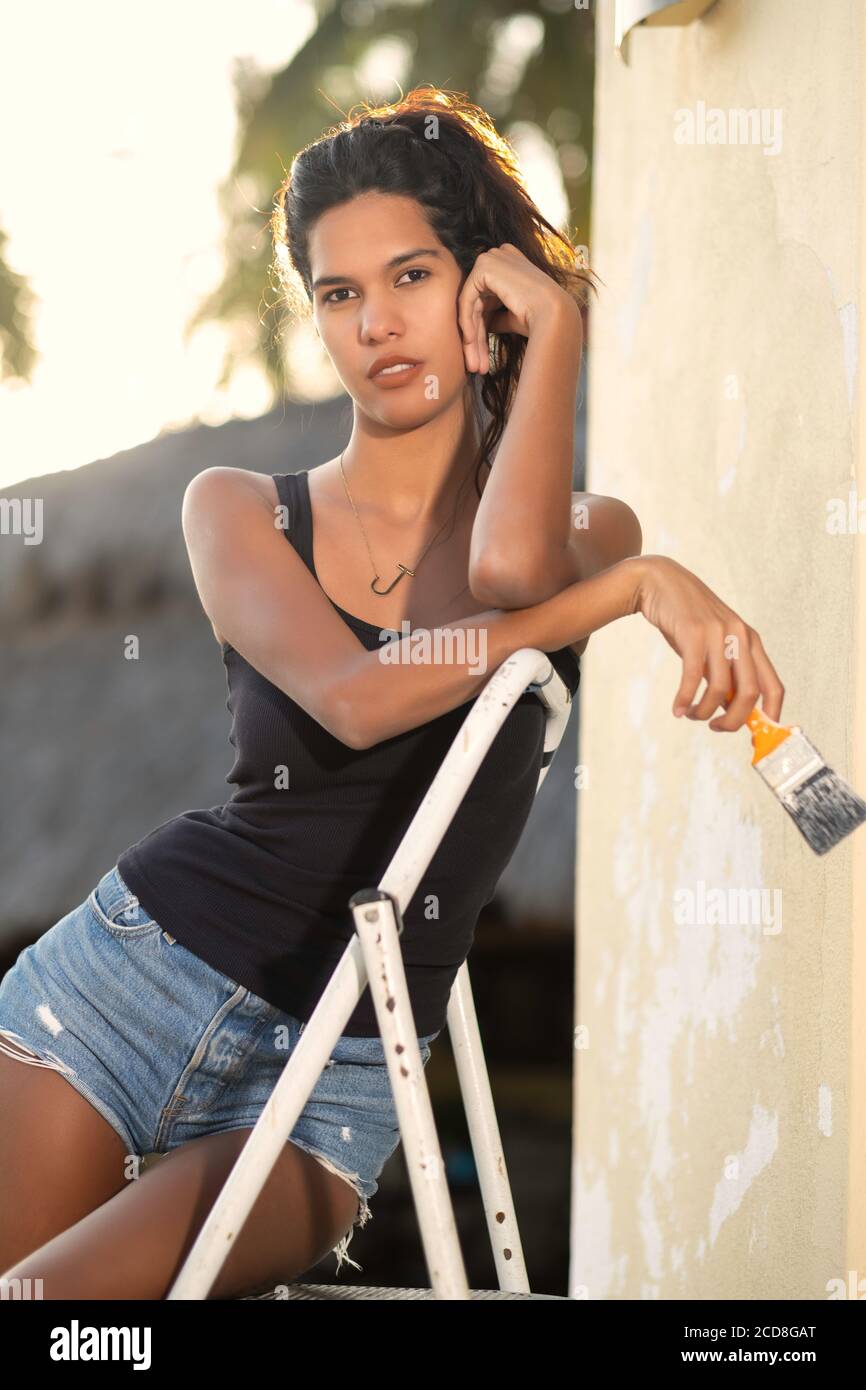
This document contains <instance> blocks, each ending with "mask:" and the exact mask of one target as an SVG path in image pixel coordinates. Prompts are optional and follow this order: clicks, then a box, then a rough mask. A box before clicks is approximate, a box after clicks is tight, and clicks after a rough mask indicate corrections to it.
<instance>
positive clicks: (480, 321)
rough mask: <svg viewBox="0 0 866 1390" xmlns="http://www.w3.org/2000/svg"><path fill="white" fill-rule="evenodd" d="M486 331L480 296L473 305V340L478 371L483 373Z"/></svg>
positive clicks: (482, 302) (482, 303)
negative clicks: (476, 351)
mask: <svg viewBox="0 0 866 1390" xmlns="http://www.w3.org/2000/svg"><path fill="white" fill-rule="evenodd" d="M485 339H486V333H485V329H484V301H483V300H482V299H481V298H480V296H479V299H478V303H477V304H476V306H475V341H476V343H477V346H478V371H479V372H480V373H481V374H482V376H483V374H484V370H485V367H486V363H485V361H484V343H485Z"/></svg>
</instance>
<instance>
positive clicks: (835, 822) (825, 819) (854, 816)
mask: <svg viewBox="0 0 866 1390" xmlns="http://www.w3.org/2000/svg"><path fill="white" fill-rule="evenodd" d="M733 695H734V692H733V691H731V692H730V693H729V695H728V702H730V701H731V700H732V699H733ZM746 723H747V724H748V726H749V729H750V730H751V734H752V747H753V748H754V750H755V756H754V757H753V758H752V767H753V768H754V769H755V771H756V772H759V773H760V774H761V776H762V778H763V779H764V781H765V782H766V784H767V786H768V787H769V788H770V791H771V792H772V793H773V795H774V796H775V797H776V799H777V801H779V802H781V804H782V806H784V808H785V810H786V811H787V812H788V815H789V816H790V817H791V819H792V820H793V822H794V824H795V825H796V827H797V829H798V830H799V831H800V834H801V835H803V836H804V838H805V839H806V841H807V842H808V844H809V845H810V846H811V848H812V849H813V850H814V851H815V853H816V854H826V853H827V851H828V849H832V848H833V846H834V845H838V843H839V841H840V840H844V838H845V836H846V835H850V834H851V831H852V830H856V829H857V826H858V825H862V824H863V822H864V821H866V801H863V800H862V799H861V798H860V797H859V796H858V795H857V793H856V792H855V790H854V788H853V787H852V786H850V785H849V784H848V783H847V782H846V781H845V779H844V777H840V776H839V774H838V772H834V771H833V769H832V768H831V767H828V766H827V764H826V763H825V762H824V759H823V758H822V757H821V754H820V753H819V752H818V750H817V748H816V747H815V745H814V744H813V743H810V742H809V740H808V739H807V737H806V735H805V734H804V733H803V731H802V729H801V728H800V726H799V724H791V725H790V726H789V725H787V724H777V723H776V721H775V719H771V718H770V716H769V715H768V714H765V713H764V711H763V710H759V709H758V708H757V706H756V707H755V708H754V709H753V710H752V712H751V714H750V715H749V717H748V719H747V720H746Z"/></svg>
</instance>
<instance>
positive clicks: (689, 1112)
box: [570, 0, 866, 1299]
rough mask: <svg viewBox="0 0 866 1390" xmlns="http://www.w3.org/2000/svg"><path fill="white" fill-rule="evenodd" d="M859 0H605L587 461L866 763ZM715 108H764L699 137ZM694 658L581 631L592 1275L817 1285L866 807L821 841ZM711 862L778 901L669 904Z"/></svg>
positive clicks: (586, 1249) (816, 724)
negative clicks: (714, 726)
mask: <svg viewBox="0 0 866 1390" xmlns="http://www.w3.org/2000/svg"><path fill="white" fill-rule="evenodd" d="M863 25H864V16H863V10H862V7H861V6H860V5H859V4H857V3H854V0H852V2H851V3H849V0H833V3H830V4H826V5H821V6H814V5H812V4H810V3H809V0H757V2H755V0H717V3H716V5H714V6H713V8H712V9H711V10H710V11H709V12H708V13H707V15H706V16H705V18H704V19H703V20H701V21H699V22H697V23H694V24H692V25H690V26H688V27H685V28H682V29H676V28H671V29H646V28H643V29H638V30H635V31H634V32H633V34H632V35H631V38H630V47H629V53H628V64H626V63H625V62H624V61H623V60H622V59H621V58H620V56H619V55H618V54H617V53H616V51H615V49H614V43H613V32H614V5H613V3H611V0H606V3H601V4H599V6H598V9H597V55H596V58H597V69H596V117H595V118H596V137H595V138H596V145H595V172H594V191H593V198H594V202H593V229H594V231H593V245H592V246H591V248H590V251H591V260H592V265H593V267H594V269H595V270H596V272H597V274H598V275H599V276H600V277H601V279H602V281H603V284H602V285H601V287H600V296H599V299H598V301H597V304H596V305H595V306H594V307H593V310H592V333H591V341H590V352H589V358H590V360H589V382H590V394H589V436H588V464H587V487H588V488H589V489H590V490H591V491H593V492H603V493H611V494H613V495H616V496H620V497H622V498H624V499H625V500H626V501H627V502H628V503H629V504H630V505H631V506H633V507H634V509H635V511H636V512H637V514H638V516H639V517H640V520H641V524H642V527H643V534H644V552H645V553H646V554H650V553H662V554H666V555H670V556H672V557H673V558H675V559H676V560H678V561H679V562H680V563H681V564H684V565H686V566H687V567H688V568H689V569H691V570H693V571H694V572H695V573H696V574H698V575H699V576H700V578H701V579H702V580H703V581H704V582H705V583H706V584H708V585H709V586H710V587H711V588H712V589H714V590H715V592H716V593H717V594H718V595H719V596H720V597H721V598H722V599H723V600H724V601H725V602H726V603H727V604H729V605H730V607H732V608H733V609H734V610H735V611H736V612H737V613H739V614H740V615H741V616H742V617H743V618H744V619H745V620H746V621H747V622H748V623H750V624H751V625H752V626H753V627H755V628H756V629H757V631H758V632H759V633H760V635H761V637H762V640H763V642H764V646H765V648H766V650H767V653H768V655H769V657H770V659H771V661H772V662H773V663H774V665H775V667H776V669H777V671H778V672H779V675H780V677H781V679H782V681H783V683H784V684H785V687H786V696H785V701H784V705H783V713H782V718H783V720H784V721H785V722H787V723H798V724H800V725H801V726H802V728H803V729H804V731H805V732H806V733H807V734H808V735H809V736H810V737H811V738H812V740H813V741H814V742H815V743H816V744H817V746H818V747H819V749H820V750H821V752H822V754H823V755H824V757H825V758H826V760H827V761H828V762H829V763H830V764H831V766H834V767H835V768H836V769H837V770H838V771H839V772H840V773H842V774H843V775H844V776H847V777H848V778H849V779H850V780H852V781H853V782H854V783H855V785H858V787H859V790H860V791H861V792H862V791H863V788H864V786H866V776H864V773H866V768H864V763H863V757H862V749H861V746H860V744H859V743H858V744H857V745H856V746H855V744H854V735H855V727H856V724H857V720H858V719H859V721H860V723H862V721H863V709H862V703H861V704H858V696H859V695H862V687H863V680H862V670H863V657H862V642H861V643H858V640H857V638H858V635H859V632H860V631H862V626H859V627H858V610H859V608H860V605H859V604H858V593H860V594H862V587H863V586H862V574H861V571H860V569H858V559H859V555H858V548H859V549H862V544H863V542H862V541H860V542H858V537H857V534H856V529H855V530H854V531H853V532H852V531H851V530H850V529H849V530H847V531H845V532H843V533H842V534H831V532H830V530H828V518H829V516H830V508H831V506H832V499H839V502H838V506H839V508H840V511H841V510H844V511H846V512H847V507H848V498H849V491H850V489H851V488H852V487H856V483H857V462H858V437H857V422H858V418H859V417H858V410H857V406H858V399H859V397H860V394H861V393H862V369H861V367H860V361H859V356H858V327H859V312H860V284H861V283H862V276H863V268H862V256H863V235H862V227H863V221H862V217H863V209H862V158H863V111H862V97H861V93H862V90H863V86H862V83H863V77H862V66H863V65H862V54H863V44H864V32H863ZM711 108H720V109H721V110H723V111H724V112H725V114H726V116H727V113H728V112H729V111H730V110H732V109H734V110H736V109H738V108H739V109H756V110H758V111H759V112H760V113H763V120H764V123H765V124H764V127H763V129H764V131H765V134H766V136H767V137H768V138H765V139H764V140H763V142H761V143H745V142H743V141H742V136H741V138H740V142H738V143H725V144H722V143H716V144H710V143H698V142H697V139H696V141H695V143H681V142H679V141H678V139H677V132H678V131H679V132H681V133H682V132H683V131H687V129H688V126H687V122H688V121H689V120H692V121H694V123H695V134H696V136H697V137H698V138H699V132H700V131H701V129H702V128H703V129H706V119H707V117H708V115H709V112H710V109H711ZM683 112H688V113H690V115H688V116H686V115H683ZM777 112H778V113H780V114H779V116H778V117H777V116H775V114H774V113H777ZM702 113H703V114H702ZM702 122H703V126H702ZM774 122H775V125H774ZM863 492H864V488H863V487H862V486H861V488H860V494H862V493H863ZM861 603H862V600H861ZM681 672H682V663H681V661H680V658H679V657H678V656H677V655H676V653H675V652H674V651H673V650H672V649H671V648H670V647H669V646H668V645H667V643H666V642H665V640H664V638H663V637H662V636H661V634H660V633H659V632H658V631H657V630H656V629H655V628H653V627H651V626H650V625H649V624H648V623H647V622H646V621H645V620H644V619H643V618H642V617H641V616H640V615H637V616H633V617H630V618H627V619H624V620H622V621H620V622H618V623H614V624H611V625H610V626H609V627H607V628H606V629H604V630H602V631H601V632H599V633H597V634H595V635H594V636H593V637H592V639H591V641H590V643H589V646H588V648H587V651H586V653H585V655H584V658H583V680H582V684H581V688H580V692H579V698H580V701H581V708H580V729H581V742H580V754H579V757H580V763H581V765H582V767H583V768H584V782H585V785H584V786H583V787H582V789H581V790H580V791H579V792H578V798H579V800H578V854H577V882H578V890H577V930H578V948H577V952H576V970H577V979H576V999H577V1008H576V1019H575V1024H576V1029H577V1031H576V1039H575V1054H574V1056H575V1116H576V1126H575V1142H574V1163H573V1201H572V1212H571V1219H572V1268H571V1281H570V1292H571V1295H572V1297H589V1298H593V1299H600V1298H617V1297H620V1298H643V1297H650V1298H651V1297H658V1298H684V1297H697V1298H719V1299H731V1298H737V1297H742V1298H754V1299H761V1298H771V1297H772V1298H783V1299H797V1298H804V1299H815V1298H826V1297H828V1281H829V1280H831V1279H835V1278H839V1279H845V1278H846V1277H847V1271H848V1270H849V1268H851V1267H852V1263H853V1265H854V1267H859V1275H860V1277H862V1276H863V1275H866V1250H864V1242H863V1228H862V1223H863V1211H862V1207H863V1201H862V1197H861V1192H862V1186H863V1171H864V1169H863V1164H864V1152H863V1144H864V1133H863V1131H864V1121H863V1112H862V1108H861V1107H862V1095H863V1090H864V1078H863V1075H862V1068H863V1061H862V1058H863V1050H864V1046H866V1044H864V1039H863V1035H862V1033H863V1025H862V1023H861V1022H860V1020H861V1019H862V1017H863V1002H864V980H863V973H864V966H863V958H862V957H863V946H862V943H861V942H860V941H859V940H858V937H857V933H858V931H859V932H860V933H861V935H862V932H863V917H862V914H861V916H860V918H859V920H857V918H856V917H855V907H856V905H857V904H861V903H862V902H863V898H864V887H863V868H864V855H863V843H862V842H863V831H862V830H861V832H860V834H859V836H858V835H856V834H855V835H854V836H852V837H849V838H848V839H847V840H846V841H845V842H844V843H843V844H842V845H840V846H838V847H837V848H836V849H835V850H834V851H832V852H831V853H830V854H828V855H826V856H824V857H822V858H818V857H817V856H815V855H814V853H813V852H812V850H811V849H809V847H808V846H807V844H806V843H805V841H804V840H803V839H802V838H801V836H800V835H799V833H798V831H797V830H796V828H795V827H794V825H793V823H792V822H791V821H790V820H789V818H788V817H787V815H786V814H785V812H784V811H782V809H781V808H780V807H779V806H778V804H777V802H776V801H775V799H774V798H773V796H772V795H771V794H770V792H769V791H768V790H767V789H766V788H765V787H764V785H763V783H762V781H761V779H760V778H759V776H758V775H757V774H756V773H755V772H754V771H753V770H752V769H751V765H750V764H751V757H752V748H751V740H750V736H749V733H748V730H747V729H745V728H744V729H741V730H739V731H738V732H736V733H734V734H718V733H714V732H712V731H711V730H710V729H709V727H708V724H707V722H705V721H695V722H692V721H689V720H686V719H681V720H676V719H674V718H673V715H672V707H673V700H674V695H675V693H676V690H677V688H678V685H679V681H680V677H681ZM858 679H859V681H860V684H859V685H858ZM858 773H859V775H858ZM701 883H703V885H704V886H705V890H706V892H707V893H709V892H711V891H712V890H722V891H723V892H727V890H730V889H733V890H737V889H759V890H765V891H764V893H763V900H764V902H763V906H764V908H765V915H764V917H763V919H762V920H752V921H750V920H747V919H746V917H745V916H744V914H743V913H742V909H740V911H739V914H738V917H737V920H734V921H731V922H728V923H718V924H713V923H712V922H707V921H704V922H702V921H701V920H700V918H701V907H700V898H699V897H698V898H697V899H696V906H697V911H696V913H695V914H693V915H694V917H695V918H696V919H697V920H693V921H682V920H679V919H680V918H681V917H682V916H683V915H685V916H689V915H690V914H688V913H687V912H684V900H683V897H681V896H679V895H681V894H685V893H688V892H693V893H695V894H698V895H699V894H700V891H701V888H700V885H701ZM858 1029H859V1036H858ZM858 1261H859V1266H858V1265H857V1262H858Z"/></svg>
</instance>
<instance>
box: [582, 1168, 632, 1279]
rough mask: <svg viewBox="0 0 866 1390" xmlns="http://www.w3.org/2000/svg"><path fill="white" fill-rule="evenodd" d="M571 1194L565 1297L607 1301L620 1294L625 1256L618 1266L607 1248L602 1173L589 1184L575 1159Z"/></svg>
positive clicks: (608, 1233) (607, 1196)
mask: <svg viewBox="0 0 866 1390" xmlns="http://www.w3.org/2000/svg"><path fill="white" fill-rule="evenodd" d="M573 1191H574V1201H573V1202H572V1207H571V1265H570V1268H569V1272H568V1296H569V1298H589V1299H593V1300H594V1301H597V1300H599V1299H603V1298H610V1297H612V1296H613V1295H615V1294H616V1293H617V1292H621V1291H622V1288H623V1284H624V1280H625V1270H626V1264H627V1258H628V1257H627V1256H624V1257H623V1258H622V1260H621V1261H620V1262H619V1263H618V1265H617V1264H616V1263H615V1262H614V1258H613V1251H612V1250H611V1248H610V1243H611V1212H612V1208H611V1201H610V1194H609V1192H608V1190H607V1178H606V1176H605V1174H604V1171H603V1170H602V1171H599V1174H598V1177H597V1179H596V1181H595V1182H591V1181H590V1180H589V1179H588V1178H587V1176H586V1173H585V1170H584V1165H583V1163H582V1162H581V1160H580V1158H578V1159H577V1162H576V1166H575V1175H574V1183H573ZM615 1271H618V1278H617V1277H615ZM584 1291H585V1292H584Z"/></svg>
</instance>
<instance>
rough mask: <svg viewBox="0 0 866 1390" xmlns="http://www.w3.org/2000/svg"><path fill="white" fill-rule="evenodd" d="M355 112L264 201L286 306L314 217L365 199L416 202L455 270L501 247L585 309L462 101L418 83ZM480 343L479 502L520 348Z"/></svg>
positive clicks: (524, 197)
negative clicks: (269, 209)
mask: <svg viewBox="0 0 866 1390" xmlns="http://www.w3.org/2000/svg"><path fill="white" fill-rule="evenodd" d="M356 110H357V114H352V112H350V113H349V115H348V116H347V118H346V119H345V120H344V121H342V122H341V123H340V124H339V125H338V126H334V127H332V128H331V129H330V130H329V131H327V132H326V133H325V134H324V135H322V136H321V137H320V138H319V139H318V140H314V141H312V142H311V143H310V144H309V145H306V146H305V147H304V149H302V150H301V151H300V153H299V154H298V155H296V157H295V159H294V160H293V161H292V166H291V170H290V172H289V174H288V175H287V176H286V178H285V179H284V180H283V183H282V184H281V185H280V188H279V190H278V191H277V193H276V195H275V197H274V207H275V210H274V213H273V216H272V217H271V228H272V232H273V238H274V248H275V252H276V261H275V264H276V268H277V272H278V275H279V277H280V280H281V283H282V287H283V291H284V293H285V296H286V299H287V301H288V303H289V305H290V306H294V307H295V308H296V309H300V308H301V307H302V306H303V307H304V308H307V309H309V306H310V305H311V304H312V298H313V296H312V289H311V272H310V261H309V236H310V231H311V229H312V227H313V225H314V224H315V222H316V220H317V218H318V217H320V216H321V215H322V213H324V212H326V211H327V210H328V209H329V208H332V207H336V206H338V205H339V204H341V203H345V202H348V201H349V199H351V198H354V197H356V196H357V195H358V194H360V193H365V192H372V191H375V192H380V193H386V194H401V195H404V196H406V197H410V198H414V199H416V201H417V202H418V203H419V204H420V205H421V206H422V207H423V209H424V212H425V215H426V216H427V218H428V221H429V222H430V225H431V226H432V228H433V230H434V231H435V233H436V235H437V236H438V237H439V240H440V241H441V242H442V243H443V245H445V246H446V247H447V248H448V250H449V251H450V252H451V254H452V255H453V256H454V259H455V260H456V261H457V263H458V265H459V266H460V267H461V269H462V270H463V272H464V273H467V272H468V271H469V270H471V268H472V266H473V264H474V262H475V259H476V257H477V256H479V255H480V254H481V252H482V251H487V250H489V249H490V248H491V247H493V246H500V245H502V243H503V242H506V241H509V242H511V243H512V244H513V245H514V246H516V247H517V249H518V250H519V251H522V252H523V254H524V256H526V258H527V259H528V260H530V261H531V262H532V263H533V265H536V266H538V268H539V270H543V271H544V272H545V273H546V274H547V275H549V276H550V277H551V278H552V279H553V280H555V281H556V282H557V284H558V285H560V286H561V287H562V288H563V289H565V290H566V291H567V292H568V293H569V294H571V295H572V297H573V298H574V299H575V300H576V301H577V303H578V304H579V306H580V308H581V311H584V310H585V308H586V302H587V297H588V295H587V291H588V289H589V288H591V289H592V290H593V291H595V288H596V287H595V285H593V283H592V279H591V278H590V277H592V275H593V272H592V271H591V270H590V269H589V267H588V266H586V264H585V262H584V260H583V257H582V253H581V252H579V251H578V250H577V248H576V247H575V246H574V245H572V243H571V241H570V239H569V237H568V236H567V235H566V234H565V233H563V232H560V231H557V229H556V228H555V227H554V226H552V225H551V223H550V222H548V221H547V219H546V218H545V217H544V216H543V215H542V213H541V212H540V211H539V210H538V208H537V207H536V205H535V203H534V202H533V201H532V199H531V198H530V197H529V194H528V193H527V192H526V189H525V187H524V184H523V179H522V177H521V174H520V172H519V169H518V165H517V157H516V155H515V152H514V150H513V149H512V147H511V146H510V145H509V143H508V142H507V141H506V140H505V139H504V138H503V136H501V135H500V134H499V132H498V131H497V130H496V127H495V126H494V124H493V121H492V120H491V118H490V116H488V115H487V113H486V112H485V111H483V110H482V108H481V107H479V106H475V105H474V104H473V103H472V102H470V101H469V99H468V97H466V95H465V94H462V93H458V92H451V91H448V90H446V89H444V88H441V87H432V86H424V87H416V88H414V89H413V90H412V91H411V92H409V94H408V95H407V96H405V97H403V98H402V99H401V100H400V101H397V102H393V103H390V104H387V105H382V106H373V105H371V104H370V103H367V102H365V103H361V104H360V109H359V110H358V108H352V111H353V112H354V111H356ZM304 296H305V297H306V298H304ZM492 336H493V337H494V342H495V347H494V350H493V355H492V362H491V367H490V371H489V372H487V373H486V374H484V375H483V376H482V375H480V374H479V375H478V376H477V377H476V378H475V379H476V380H477V381H478V382H480V395H481V400H482V402H483V405H484V407H485V408H486V410H487V411H488V413H489V416H490V419H489V421H488V423H487V425H486V426H485V425H484V422H483V420H482V419H480V418H479V431H480V435H481V444H480V448H479V452H478V455H477V456H476V469H475V487H476V491H477V492H478V494H479V496H480V494H481V489H480V488H479V486H478V478H479V474H480V470H481V468H482V467H483V466H484V465H486V466H487V467H488V468H491V467H492V461H491V455H492V454H493V452H494V450H495V448H496V446H497V444H498V443H499V440H500V439H501V437H502V432H503V430H504V428H505V425H506V422H507V420H508V414H509V411H510V409H511V405H512V401H513V396H514V392H515V391H516V388H517V382H518V379H519V377H520V369H521V365H522V362H523V357H524V354H525V351H526V339H525V338H523V337H522V336H521V335H520V334H515V333H506V334H502V335H492ZM475 399H476V410H477V396H476V398H475Z"/></svg>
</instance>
